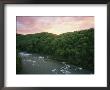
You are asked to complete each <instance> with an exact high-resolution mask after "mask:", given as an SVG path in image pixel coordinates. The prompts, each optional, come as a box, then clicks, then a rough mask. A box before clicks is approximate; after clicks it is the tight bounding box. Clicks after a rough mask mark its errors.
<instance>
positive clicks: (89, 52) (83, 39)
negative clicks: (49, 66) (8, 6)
mask: <svg viewBox="0 0 110 90" xmlns="http://www.w3.org/2000/svg"><path fill="white" fill-rule="evenodd" d="M16 48H17V57H16V59H17V63H16V65H17V67H16V70H17V72H19V71H20V69H22V66H21V60H20V57H19V56H18V52H20V51H27V52H30V53H39V54H45V55H48V56H50V58H53V60H58V61H59V62H60V61H65V62H67V63H70V64H73V65H76V66H80V67H83V68H85V69H88V70H91V71H92V72H94V29H93V28H90V29H87V30H81V31H75V32H67V33H63V34H60V35H56V34H52V33H48V32H42V33H36V34H28V35H21V34H16Z"/></svg>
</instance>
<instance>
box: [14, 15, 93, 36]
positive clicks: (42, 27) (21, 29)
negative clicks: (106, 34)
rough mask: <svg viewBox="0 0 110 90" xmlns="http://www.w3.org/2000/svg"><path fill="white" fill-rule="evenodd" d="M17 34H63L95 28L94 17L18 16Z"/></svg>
mask: <svg viewBox="0 0 110 90" xmlns="http://www.w3.org/2000/svg"><path fill="white" fill-rule="evenodd" d="M16 23H17V33H19V34H33V33H40V32H49V33H54V34H58V35H59V34H62V33H66V32H74V31H78V30H82V29H88V28H94V17H93V16H17V21H16Z"/></svg>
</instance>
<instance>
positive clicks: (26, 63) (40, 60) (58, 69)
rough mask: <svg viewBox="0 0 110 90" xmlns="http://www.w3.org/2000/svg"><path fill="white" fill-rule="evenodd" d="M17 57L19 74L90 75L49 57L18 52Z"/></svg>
mask: <svg viewBox="0 0 110 90" xmlns="http://www.w3.org/2000/svg"><path fill="white" fill-rule="evenodd" d="M19 55H20V57H21V59H22V70H21V72H20V74H92V73H91V72H90V71H88V70H86V69H83V68H81V67H77V66H74V65H70V64H67V63H66V62H58V61H56V60H52V59H50V58H49V56H45V55H39V54H31V53H27V52H20V53H19Z"/></svg>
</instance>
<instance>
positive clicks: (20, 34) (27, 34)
mask: <svg viewBox="0 0 110 90" xmlns="http://www.w3.org/2000/svg"><path fill="white" fill-rule="evenodd" d="M90 29H94V28H88V29H85V30H90ZM85 30H79V31H85ZM73 32H78V31H73ZM73 32H65V33H73ZM39 33H49V32H39ZM16 34H19V33H17V32H16ZM32 34H38V33H32ZM32 34H31V33H30V34H19V35H32ZM50 34H54V33H50ZM61 34H64V33H61ZM61 34H54V35H61Z"/></svg>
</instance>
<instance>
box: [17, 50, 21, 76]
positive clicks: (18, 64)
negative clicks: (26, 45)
mask: <svg viewBox="0 0 110 90" xmlns="http://www.w3.org/2000/svg"><path fill="white" fill-rule="evenodd" d="M21 70H22V63H21V58H20V57H19V55H18V50H17V53H16V73H17V74H19V73H20V71H21Z"/></svg>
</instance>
